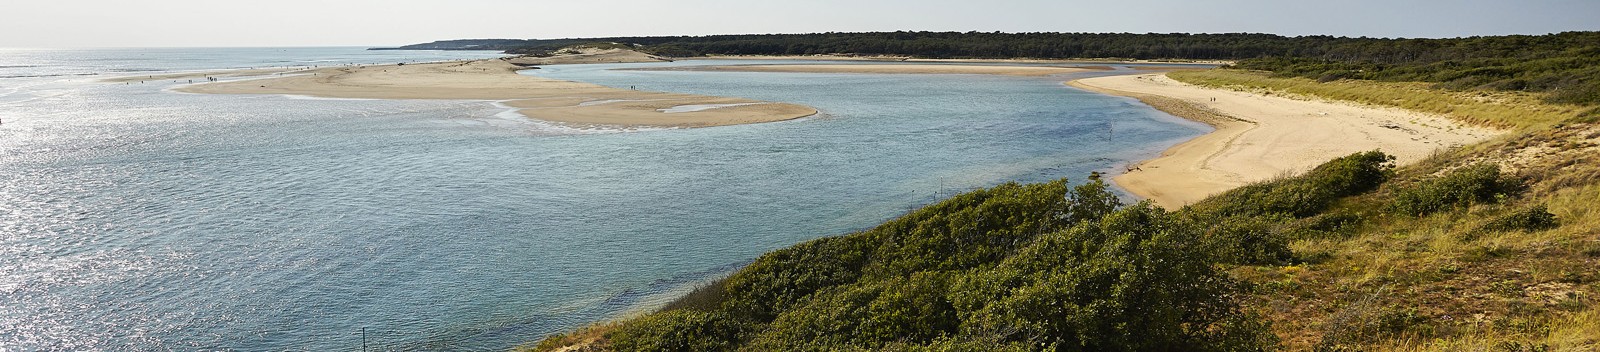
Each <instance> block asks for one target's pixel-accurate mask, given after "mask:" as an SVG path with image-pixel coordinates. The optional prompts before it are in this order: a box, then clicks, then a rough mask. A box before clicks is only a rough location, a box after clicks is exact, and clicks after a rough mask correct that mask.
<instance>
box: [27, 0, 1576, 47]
mask: <svg viewBox="0 0 1600 352" xmlns="http://www.w3.org/2000/svg"><path fill="white" fill-rule="evenodd" d="M893 30H934V31H974V30H975V31H1005V32H1020V31H1026V32H1134V33H1146V32H1162V33H1166V32H1189V33H1202V32H1203V33H1225V32H1262V33H1274V34H1283V35H1305V34H1330V35H1342V36H1370V37H1457V36H1471V35H1496V34H1544V33H1550V32H1561V31H1572V30H1600V0H1522V1H1517V0H1460V1H1435V0H1429V1H1408V0H1319V1H1304V2H1302V1H1289V0H1206V1H1188V0H1160V1H1114V0H1104V1H1063V0H1057V1H1050V0H1037V1H1034V0H1029V1H1005V0H971V1H950V0H904V1H902V0H895V1H872V0H793V1H783V2H773V1H755V0H743V1H734V0H619V1H607V0H561V1H512V0H381V1H379V0H353V1H344V0H273V1H227V0H146V1H136V0H5V4H3V5H0V47H104V46H134V47H138V46H326V45H355V46H385V45H401V44H411V43H419V42H428V41H433V40H440V39H464V38H566V37H598V36H643V35H704V34H741V33H803V32H828V31H834V32H845V31H893Z"/></svg>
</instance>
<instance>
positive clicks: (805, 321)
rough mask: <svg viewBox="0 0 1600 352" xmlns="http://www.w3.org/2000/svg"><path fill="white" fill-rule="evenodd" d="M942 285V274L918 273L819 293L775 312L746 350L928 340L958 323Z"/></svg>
mask: <svg viewBox="0 0 1600 352" xmlns="http://www.w3.org/2000/svg"><path fill="white" fill-rule="evenodd" d="M948 289H949V279H948V275H943V274H938V273H918V274H916V275H912V276H911V277H910V278H895V279H888V280H880V281H873V282H869V283H863V284H857V285H852V286H848V287H838V288H835V289H830V290H826V291H823V292H819V293H817V294H816V295H815V296H814V297H813V298H812V299H810V300H807V303H806V304H805V305H803V306H801V307H797V308H795V309H793V310H790V311H787V312H784V313H783V314H782V315H780V316H779V317H778V319H777V320H775V321H773V323H772V325H771V328H770V329H768V330H767V331H766V332H765V333H763V334H762V335H760V336H757V337H756V338H755V339H754V340H752V341H751V343H750V345H749V346H748V349H753V350H759V351H794V350H808V349H818V350H836V349H844V348H869V349H877V348H881V347H883V345H884V344H887V343H890V342H900V343H911V344H920V343H928V342H932V341H933V340H934V339H935V338H940V337H944V336H949V335H950V334H952V333H953V332H955V329H956V327H957V324H958V321H957V320H956V317H955V310H954V309H953V308H952V307H951V305H950V302H949V300H948V299H947V298H945V294H946V291H947V290H948Z"/></svg>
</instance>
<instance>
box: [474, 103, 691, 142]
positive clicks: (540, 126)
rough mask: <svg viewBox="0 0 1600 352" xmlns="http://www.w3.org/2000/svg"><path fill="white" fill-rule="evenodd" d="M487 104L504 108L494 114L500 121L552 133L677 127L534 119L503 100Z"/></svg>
mask: <svg viewBox="0 0 1600 352" xmlns="http://www.w3.org/2000/svg"><path fill="white" fill-rule="evenodd" d="M489 104H491V105H494V106H495V107H497V108H501V109H505V110H504V111H501V112H499V113H495V114H494V116H493V117H494V118H495V119H497V120H501V121H509V122H515V123H518V124H523V125H529V126H532V127H534V128H535V129H536V130H538V131H540V132H546V133H552V134H602V133H628V132H646V131H661V130H673V129H678V128H676V127H633V126H610V125H586V126H584V125H569V124H564V123H559V122H552V121H545V120H540V119H535V118H531V117H528V116H527V115H523V114H522V109H521V108H517V107H513V106H510V105H506V104H505V101H490V102H489Z"/></svg>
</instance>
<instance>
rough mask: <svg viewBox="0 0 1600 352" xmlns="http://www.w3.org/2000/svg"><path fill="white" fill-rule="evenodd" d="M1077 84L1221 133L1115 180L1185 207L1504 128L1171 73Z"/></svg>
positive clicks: (1414, 156)
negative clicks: (1341, 161)
mask: <svg viewBox="0 0 1600 352" xmlns="http://www.w3.org/2000/svg"><path fill="white" fill-rule="evenodd" d="M1067 84H1069V85H1071V86H1074V87H1078V88H1082V89H1086V90H1090V91H1095V92H1099V93H1104V94H1111V95H1119V96H1126V97H1133V98H1138V99H1140V100H1141V101H1144V102H1145V103H1147V104H1149V105H1151V106H1153V107H1156V108H1157V109H1161V110H1162V111H1166V112H1168V113H1171V114H1173V115H1177V116H1180V117H1185V118H1190V119H1194V120H1197V121H1200V122H1204V123H1207V124H1210V125H1212V126H1214V127H1216V130H1215V131H1213V132H1211V133H1208V134H1205V135H1202V136H1200V137H1197V138H1194V139H1191V140H1189V141H1186V142H1183V143H1182V144H1178V145H1177V146H1174V147H1172V148H1169V149H1167V150H1166V151H1164V152H1162V153H1161V156H1159V157H1157V158H1155V159H1151V160H1148V161H1145V162H1141V163H1138V164H1135V165H1130V166H1129V168H1128V169H1129V170H1128V172H1127V173H1124V174H1122V175H1118V176H1116V177H1114V178H1112V180H1113V181H1114V182H1116V184H1117V185H1119V186H1121V187H1122V188H1123V189H1126V190H1128V191H1129V192H1131V193H1133V194H1134V195H1137V196H1140V197H1143V198H1146V199H1150V200H1152V201H1154V202H1155V203H1156V204H1157V205H1160V206H1162V207H1164V208H1168V209H1177V208H1180V207H1183V206H1184V205H1188V204H1193V203H1194V202H1196V201H1199V200H1201V199H1204V198H1206V197H1208V196H1211V195H1213V194H1217V193H1221V192H1223V191H1226V190H1229V189H1233V188H1236V187H1239V186H1243V185H1247V184H1250V183H1254V182H1260V181H1265V180H1270V179H1272V178H1275V177H1279V176H1286V175H1293V174H1297V173H1302V172H1305V171H1308V170H1310V169H1311V168H1313V167H1315V166H1317V165H1319V164H1322V163H1324V162H1327V161H1328V160H1331V159H1333V158H1337V157H1341V156H1345V155H1349V154H1352V153H1356V152H1362V151H1369V150H1381V151H1383V152H1384V153H1388V154H1389V155H1393V156H1395V159H1396V163H1398V164H1401V165H1404V164H1409V163H1413V162H1416V161H1419V160H1422V159H1424V158H1426V157H1428V156H1429V155H1431V154H1432V153H1434V152H1435V151H1436V150H1439V149H1441V148H1448V147H1456V146H1463V145H1467V144H1472V143H1475V142H1478V141H1482V140H1485V139H1488V138H1491V137H1494V136H1496V135H1498V134H1500V133H1501V131H1499V130H1495V129H1489V128H1484V127H1475V126H1470V125H1466V124H1463V123H1460V122H1457V121H1454V120H1451V119H1449V118H1446V117H1443V116H1438V115H1431V114H1425V113H1420V112H1415V111H1409V110H1403V109H1398V108H1388V107H1377V106H1368V105H1360V104H1355V103H1348V102H1339V101H1329V100H1320V99H1305V98H1298V99H1291V98H1287V97H1282V96H1276V95H1264V94H1261V93H1255V92H1241V91H1233V90H1224V89H1214V88H1205V87H1199V86H1195V85H1191V84H1187V83H1183V82H1178V81H1176V80H1173V79H1171V78H1167V77H1166V75H1165V74H1164V73H1162V74H1139V75H1122V76H1109V77H1097V78H1087V79H1080V80H1076V81H1072V82H1068V83H1067Z"/></svg>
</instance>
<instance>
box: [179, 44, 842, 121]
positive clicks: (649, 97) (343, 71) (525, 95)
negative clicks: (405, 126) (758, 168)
mask: <svg viewBox="0 0 1600 352" xmlns="http://www.w3.org/2000/svg"><path fill="white" fill-rule="evenodd" d="M630 52H631V51H630ZM640 55H642V54H640ZM511 60H515V59H489V60H473V61H453V62H440V63H423V64H397V65H373V66H344V67H329V68H319V69H312V70H302V71H296V72H295V73H296V74H294V75H285V76H283V77H274V78H266V79H256V80H242V81H225V82H215V83H203V84H193V85H186V86H182V87H178V88H176V89H175V90H177V91H180V92H187V93H206V94H286V95H304V96H313V97H323V98H357V99H463V100H494V101H501V102H502V103H504V104H505V105H507V106H511V107H516V108H521V109H522V110H521V111H520V112H521V113H522V114H523V115H525V116H528V117H531V118H535V119H541V120H546V121H554V122H561V123H566V124H573V125H614V126H639V127H709V126H722V125H733V124H744V123H757V122H771V121H782V120H790V119H796V118H801V117H806V116H810V115H814V114H816V113H817V111H816V109H812V108H810V107H806V106H801V105H795V104H787V103H769V102H762V101H756V100H750V99H740V98H725V97H712V96H702V95H692V94H676V93H663V92H645V91H635V90H627V89H617V88H611V87H606V86H601V85H595V84H588V83H578V82H570V81H562V80H555V79H548V78H541V77H534V76H527V75H521V74H517V73H516V71H517V70H520V69H523V68H524V67H522V66H519V65H516V64H513V63H512V62H511ZM604 100H611V101H616V102H613V103H608V104H587V105H585V104H583V103H584V102H589V101H604ZM744 103H764V104H752V105H730V106H728V107H724V108H716V109H706V110H700V111H693V112H682V113H665V112H663V111H662V109H670V108H672V107H675V106H682V105H710V104H744Z"/></svg>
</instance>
